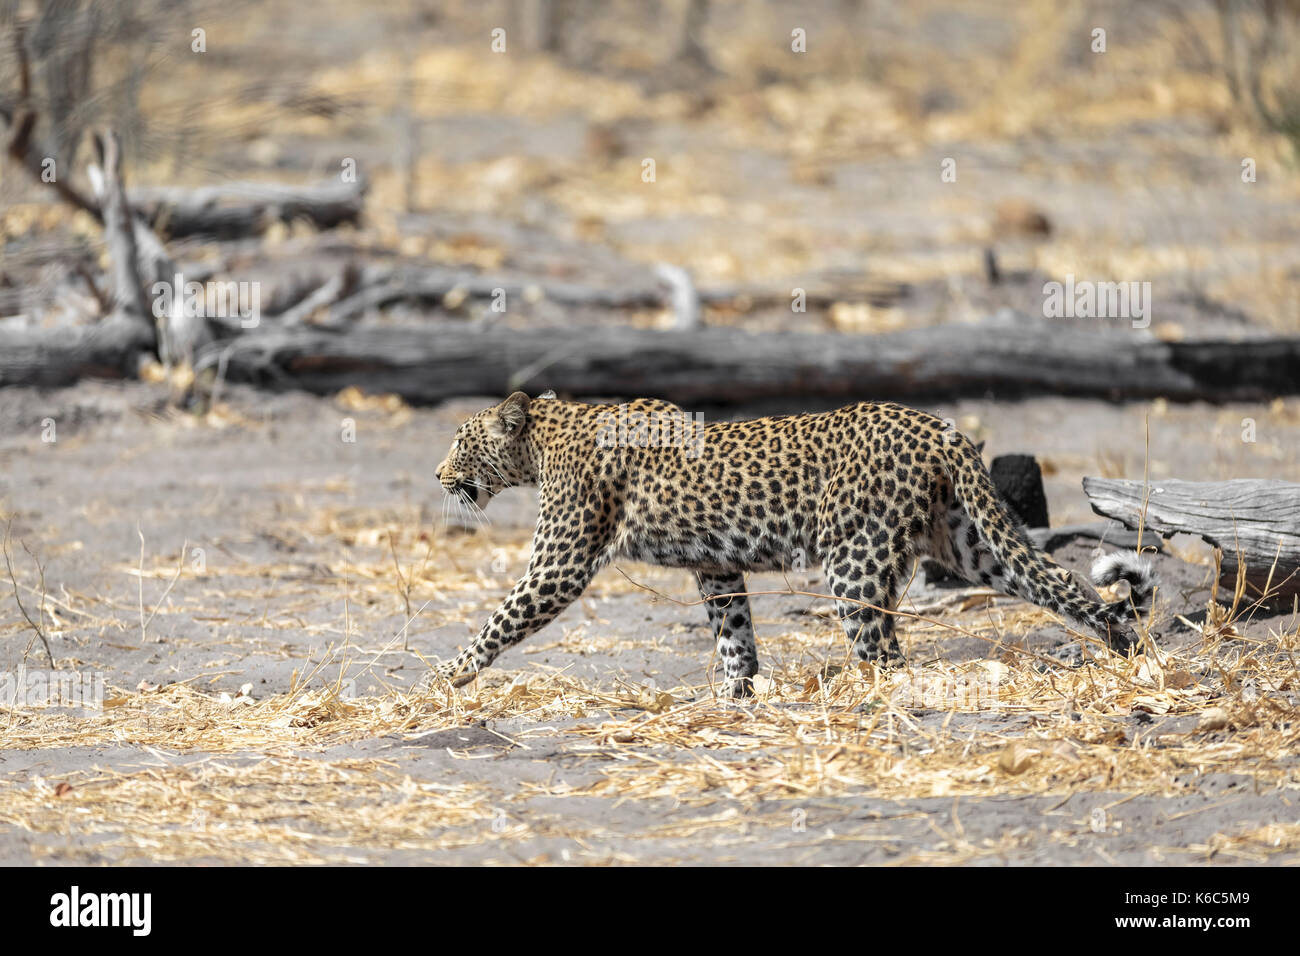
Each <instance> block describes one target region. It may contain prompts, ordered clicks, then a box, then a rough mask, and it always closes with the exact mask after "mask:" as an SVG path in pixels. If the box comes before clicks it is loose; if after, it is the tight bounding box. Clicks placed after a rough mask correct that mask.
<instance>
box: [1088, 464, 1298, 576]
mask: <svg viewBox="0 0 1300 956" xmlns="http://www.w3.org/2000/svg"><path fill="white" fill-rule="evenodd" d="M1083 490H1084V493H1085V494H1087V496H1088V497H1089V499H1091V503H1092V510H1093V511H1095V512H1097V514H1099V515H1104V516H1106V517H1108V518H1114V519H1115V520H1117V521H1122V522H1123V523H1124V524H1125V525H1127V526H1128V527H1130V528H1136V527H1138V525H1139V523H1142V524H1143V526H1144V527H1145V528H1148V529H1150V530H1152V531H1154V532H1156V533H1157V534H1160V535H1163V536H1164V537H1165V538H1168V537H1170V536H1171V535H1174V534H1178V533H1184V534H1194V535H1197V536H1199V537H1200V538H1202V539H1204V540H1205V541H1206V542H1207V543H1209V544H1210V545H1211V546H1213V547H1215V548H1220V549H1222V551H1223V559H1222V566H1221V567H1222V571H1223V577H1222V583H1223V584H1224V585H1226V586H1228V587H1231V586H1232V585H1233V584H1234V583H1235V581H1236V578H1237V567H1238V565H1244V566H1245V572H1246V581H1247V584H1248V585H1249V587H1250V589H1251V592H1252V596H1255V595H1259V594H1262V593H1264V591H1265V590H1266V589H1269V590H1275V591H1277V592H1278V596H1279V597H1287V596H1289V595H1293V594H1297V593H1300V484H1292V483H1290V482H1285V481H1265V480H1261V479H1238V480H1235V481H1209V482H1198V481H1178V480H1173V479H1169V480H1161V481H1153V482H1150V483H1149V484H1148V485H1144V484H1143V483H1142V482H1140V481H1129V480H1122V479H1116V478H1084V479H1083Z"/></svg>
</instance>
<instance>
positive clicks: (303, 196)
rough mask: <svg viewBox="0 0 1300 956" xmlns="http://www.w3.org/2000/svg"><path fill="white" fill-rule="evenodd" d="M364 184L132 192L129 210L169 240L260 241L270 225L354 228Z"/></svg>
mask: <svg viewBox="0 0 1300 956" xmlns="http://www.w3.org/2000/svg"><path fill="white" fill-rule="evenodd" d="M365 191H366V184H365V182H364V181H360V180H358V181H357V182H353V183H345V182H336V181H333V180H329V181H326V182H324V183H317V184H314V185H280V184H276V183H231V184H226V185H221V186H201V187H197V188H187V187H178V186H167V187H148V188H139V189H132V190H131V191H130V200H131V206H132V208H133V209H135V210H136V212H137V213H138V214H139V215H141V216H142V217H143V218H144V220H145V221H146V222H148V223H149V225H150V226H151V227H153V229H155V230H156V231H157V232H159V233H161V234H162V235H164V236H167V237H168V238H171V239H179V238H181V237H184V236H197V235H201V236H208V237H211V238H214V239H242V238H247V237H249V236H259V235H261V234H262V233H264V232H265V231H266V230H267V229H268V228H269V227H270V226H271V224H272V223H275V222H286V223H287V222H292V221H295V220H302V221H305V222H308V223H310V224H311V225H312V226H314V227H315V228H317V229H332V228H334V227H335V226H338V225H341V224H343V223H345V222H351V223H355V222H357V221H358V220H359V219H360V218H361V214H362V211H363V210H364V208H365Z"/></svg>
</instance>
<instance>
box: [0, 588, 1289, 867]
mask: <svg viewBox="0 0 1300 956" xmlns="http://www.w3.org/2000/svg"><path fill="white" fill-rule="evenodd" d="M1230 611H1231V609H1227V610H1224V611H1221V612H1219V613H1220V614H1221V615H1226V614H1228V613H1230ZM1236 613H1237V614H1240V613H1241V609H1240V608H1238V609H1237V612H1236ZM911 627H912V625H911V623H910V622H908V623H907V624H906V626H905V633H906V632H907V631H908V630H909V629H910V628H911ZM1297 649H1300V629H1297V630H1296V631H1292V632H1288V633H1275V634H1273V635H1272V636H1271V638H1270V640H1268V641H1258V640H1247V639H1244V638H1241V637H1239V636H1236V635H1235V632H1233V631H1231V630H1230V629H1228V628H1226V627H1225V626H1224V625H1223V618H1222V617H1221V618H1220V619H1219V623H1218V624H1217V625H1216V626H1215V627H1214V628H1213V629H1209V628H1207V633H1206V637H1205V640H1204V642H1203V644H1201V645H1200V646H1198V647H1195V648H1192V649H1190V650H1188V651H1186V652H1183V653H1163V652H1162V653H1160V654H1159V656H1158V657H1155V656H1147V655H1141V656H1138V657H1136V658H1134V659H1131V660H1130V659H1120V658H1117V657H1114V656H1111V655H1109V654H1106V653H1105V652H1100V651H1099V652H1098V653H1097V654H1096V655H1095V656H1093V657H1092V659H1091V662H1090V663H1088V664H1086V665H1085V666H1082V667H1075V668H1071V667H1066V666H1062V665H1059V664H1057V663H1055V662H1048V661H1046V660H1044V659H1043V658H1040V657H1039V656H1037V655H1035V654H1032V653H1029V652H1024V651H1018V650H1016V649H1015V648H1011V647H1009V646H1005V645H1004V651H1003V653H1002V657H1001V659H1000V660H983V661H977V662H972V663H968V664H962V665H958V664H951V663H942V662H940V663H933V664H928V665H925V666H912V667H907V668H905V669H903V670H901V671H897V672H881V671H877V670H876V669H874V668H871V667H866V666H863V667H847V668H845V667H839V666H836V665H834V664H832V665H825V664H817V665H814V664H811V663H810V662H808V661H807V660H801V661H799V662H796V663H785V664H778V666H777V669H776V670H775V672H773V673H772V674H771V675H770V676H769V677H766V678H764V679H760V681H759V691H760V694H759V697H758V699H757V700H756V701H754V702H750V703H745V704H735V703H732V702H729V701H725V700H719V699H716V698H715V697H713V696H712V695H711V693H710V692H709V689H708V688H707V687H703V688H702V687H673V688H655V687H648V686H643V685H639V684H635V683H631V682H619V683H617V684H616V685H615V686H612V687H611V686H593V685H591V684H588V683H586V682H583V681H581V680H577V679H575V678H573V677H570V676H567V675H565V674H563V673H551V674H546V673H542V674H538V673H534V672H524V673H515V674H512V673H510V672H496V671H490V672H487V673H486V674H485V675H484V676H483V677H482V678H480V680H479V681H478V683H477V684H475V685H471V686H470V687H469V688H467V689H465V690H463V691H453V690H447V691H445V692H443V691H434V692H432V693H431V694H429V695H427V696H424V697H413V696H406V695H403V694H400V693H389V694H385V695H380V696H375V697H362V698H357V699H352V700H345V699H342V698H341V697H340V696H339V695H338V693H337V688H334V689H330V688H326V689H323V690H322V689H311V690H308V689H305V688H299V689H296V690H295V691H293V692H291V693H288V694H279V695H275V696H272V697H269V698H267V699H264V700H253V699H251V698H249V697H246V696H240V697H236V698H234V699H231V698H230V697H229V696H228V695H224V696H222V697H218V696H213V695H208V694H204V693H201V692H199V691H197V690H195V689H193V688H192V687H190V686H188V685H185V684H177V685H172V686H169V687H166V688H163V689H161V690H157V691H151V692H144V693H141V692H135V693H124V692H118V691H113V692H111V696H110V697H109V698H108V700H107V701H106V703H105V707H104V709H103V711H102V712H97V713H94V712H92V713H88V714H87V713H69V712H64V711H43V710H39V709H21V710H8V711H3V712H0V725H3V739H4V741H5V748H6V749H10V750H23V749H29V748H31V749H36V748H52V747H60V748H65V747H112V746H114V745H119V746H120V745H129V746H130V747H132V748H136V749H137V750H138V749H140V748H143V749H144V750H146V751H149V752H152V753H154V754H155V755H156V756H157V757H158V758H159V760H160V762H161V763H162V764H163V765H162V766H159V767H157V768H151V769H147V770H143V771H138V772H132V773H127V774H119V773H114V772H109V771H90V772H78V773H76V774H72V775H70V776H68V777H67V778H66V779H60V780H57V781H56V780H48V781H47V780H41V779H39V778H38V779H36V780H35V781H34V782H31V783H28V784H23V785H15V784H11V785H8V786H5V787H4V788H3V790H0V822H3V823H5V824H8V825H11V826H17V827H21V828H24V829H27V830H30V831H32V832H36V833H59V834H63V835H65V836H68V837H75V838H77V840H78V841H83V840H84V841H85V842H86V844H87V845H93V846H94V847H96V848H98V851H99V852H103V853H108V852H110V851H111V852H112V853H113V854H115V856H114V858H115V859H116V858H120V859H128V860H129V859H152V860H161V861H184V860H207V859H211V860H228V861H235V860H238V861H242V862H346V861H350V860H358V859H364V858H366V854H367V853H369V852H372V851H379V850H405V849H409V850H417V851H430V850H435V849H450V848H456V847H465V846H470V845H477V844H481V843H485V842H487V841H498V840H506V841H510V840H523V839H527V838H530V837H534V836H538V835H543V834H546V833H551V832H553V828H554V824H553V823H552V822H548V820H547V818H545V817H544V816H538V815H536V814H530V813H529V812H528V811H527V809H526V807H525V806H524V804H525V803H526V802H527V801H529V800H531V799H533V798H536V797H539V796H550V797H596V798H608V799H613V800H617V801H622V800H629V799H630V800H647V799H654V798H666V799H669V800H671V801H673V803H674V804H675V805H678V806H681V807H684V808H686V809H687V810H689V811H691V813H689V814H686V815H678V816H676V817H675V818H674V819H673V821H672V822H671V823H669V824H664V826H663V827H661V828H660V829H661V830H662V831H663V832H662V833H660V832H658V831H655V833H648V834H646V836H647V837H648V838H654V837H656V836H659V837H665V838H666V837H684V836H689V835H692V834H695V833H700V832H703V831H707V830H709V829H710V828H716V827H719V826H722V825H723V822H724V821H727V820H734V810H735V809H739V810H741V811H743V810H744V808H745V807H752V806H753V805H754V804H755V803H756V802H757V801H760V800H763V799H769V798H786V799H792V800H808V799H814V798H821V797H836V796H845V795H849V794H854V795H862V796H872V797H883V798H888V799H899V800H902V799H914V798H925V797H957V796H972V797H974V796H982V797H987V796H990V795H994V794H1017V795H1049V796H1050V795H1060V796H1062V797H1065V796H1068V795H1070V794H1074V793H1079V792H1088V791H1096V792H1100V791H1108V792H1114V791H1119V792H1125V793H1134V794H1136V793H1143V794H1156V795H1176V794H1179V793H1181V792H1186V790H1187V787H1188V781H1189V780H1191V779H1194V778H1196V777H1199V776H1203V775H1206V774H1213V773H1231V774H1243V775H1246V776H1248V777H1250V778H1251V779H1252V781H1253V783H1254V787H1255V788H1256V790H1257V791H1270V790H1294V789H1295V788H1296V787H1297V785H1298V783H1300V769H1298V767H1297V762H1296V759H1295V757H1294V755H1295V753H1296V752H1297V750H1298V749H1300V721H1297V719H1296V711H1295V708H1294V706H1293V705H1292V704H1291V703H1290V702H1289V701H1290V700H1293V699H1294V696H1295V693H1296V692H1297V690H1300V670H1298V669H1297V664H1296V659H1295V654H1296V651H1297ZM1140 713H1146V714H1149V715H1158V716H1162V717H1182V718H1186V720H1185V721H1182V722H1181V723H1179V724H1178V725H1177V729H1174V730H1169V729H1165V730H1159V731H1154V732H1152V733H1143V732H1142V730H1141V729H1140V726H1139V727H1138V728H1137V729H1135V728H1134V725H1133V724H1132V723H1131V722H1130V721H1128V720H1127V718H1129V717H1131V716H1132V715H1133V714H1140ZM991 714H1003V715H1010V716H1012V717H1017V718H1020V719H1022V720H1023V721H1027V724H1019V725H1017V729H1016V730H1015V731H1013V732H1007V731H1004V730H1003V729H1001V727H1000V725H999V724H997V723H994V722H990V721H988V720H987V719H984V718H987V717H988V716H989V715H991ZM967 718H973V719H967ZM485 721H486V722H490V723H489V725H495V726H498V727H505V728H508V729H506V730H502V731H499V735H500V737H501V743H502V745H503V746H522V747H527V746H529V742H530V741H533V740H540V739H543V738H554V737H559V738H560V740H561V742H562V743H563V745H564V746H565V749H566V750H567V751H568V752H570V753H571V754H572V755H573V756H574V758H575V759H580V760H583V761H585V763H586V764H587V765H588V766H590V767H591V768H593V769H594V770H595V771H596V772H597V773H598V775H599V776H598V779H596V780H595V781H594V782H592V783H590V784H587V785H583V786H572V787H570V786H555V785H549V784H544V783H540V782H526V781H525V782H521V783H520V784H519V785H518V786H517V787H516V788H514V789H513V790H512V791H511V792H509V793H500V792H492V791H491V790H489V789H487V788H474V787H472V786H466V785H462V784H457V785H456V786H451V787H443V786H439V785H436V784H431V783H427V782H421V781H419V780H416V779H413V778H412V777H410V776H409V775H407V774H404V773H402V772H401V771H400V770H399V769H398V767H397V766H396V765H395V764H393V763H390V762H386V761H382V760H374V759H351V760H332V759H320V758H318V757H310V756H308V754H309V753H311V752H313V751H319V750H320V749H322V748H325V747H330V746H334V745H338V744H343V743H348V742H355V741H361V740H366V739H373V738H377V737H383V736H389V737H394V736H395V737H397V738H399V739H405V740H409V741H412V742H414V741H418V740H420V739H422V738H424V737H427V736H428V735H429V734H430V733H432V732H435V731H437V730H439V729H443V728H452V727H463V726H466V725H468V724H470V723H482V722H485ZM1165 726H1167V725H1165ZM1022 727H1023V728H1025V729H1020V728H1022ZM183 755H195V756H198V757H199V760H198V761H197V762H192V758H190V759H186V758H185V757H184V756H183ZM250 755H260V756H259V759H256V760H255V761H253V762H250ZM463 756H465V757H467V758H468V757H469V755H468V754H466V755H463ZM729 807H730V808H733V810H732V811H729V810H728V808H729ZM692 814H695V815H692ZM494 819H495V820H496V823H495V824H493V822H492V821H493V820H494ZM503 821H504V822H503ZM521 821H527V822H521ZM599 830H600V827H599V826H598V825H597V824H595V823H593V824H592V828H591V832H589V833H587V834H586V836H587V838H589V839H592V840H595V839H596V836H597V835H598V833H599ZM1266 831H1267V832H1265V830H1260V831H1255V832H1251V833H1240V834H1229V835H1221V837H1216V839H1215V841H1213V843H1212V844H1207V845H1205V846H1203V847H1202V846H1198V847H1193V848H1191V849H1192V851H1193V852H1195V853H1205V854H1207V855H1210V854H1215V853H1221V854H1228V855H1234V856H1237V857H1241V858H1243V859H1255V858H1262V857H1263V856H1265V855H1267V854H1269V853H1273V852H1281V851H1283V850H1288V849H1294V848H1295V846H1296V845H1297V836H1296V833H1295V828H1294V827H1289V828H1288V827H1286V826H1279V827H1271V828H1266ZM566 832H567V833H568V835H570V836H573V835H574V832H573V831H572V829H571V828H570V830H569V831H566ZM581 836H582V834H580V833H579V834H577V837H575V838H580V837H581ZM1015 840H1016V837H1015V835H1014V834H1009V835H1007V836H1006V837H1005V839H1004V840H1003V841H1002V842H1001V843H996V841H995V843H994V844H987V845H980V846H974V845H963V844H962V843H961V841H960V840H956V841H949V844H945V847H944V848H943V849H942V850H941V851H939V850H935V851H933V852H930V851H927V852H928V855H927V856H926V858H925V859H924V860H923V859H921V857H913V858H910V862H938V861H941V860H942V861H945V862H961V861H965V860H969V859H972V858H974V857H976V856H979V855H983V854H986V853H1002V852H1005V851H1006V850H1007V849H1008V848H1009V847H1010V846H1012V845H1013V844H1014V843H1015ZM1007 841H1010V843H1008V842H1007ZM931 857H933V859H931Z"/></svg>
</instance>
